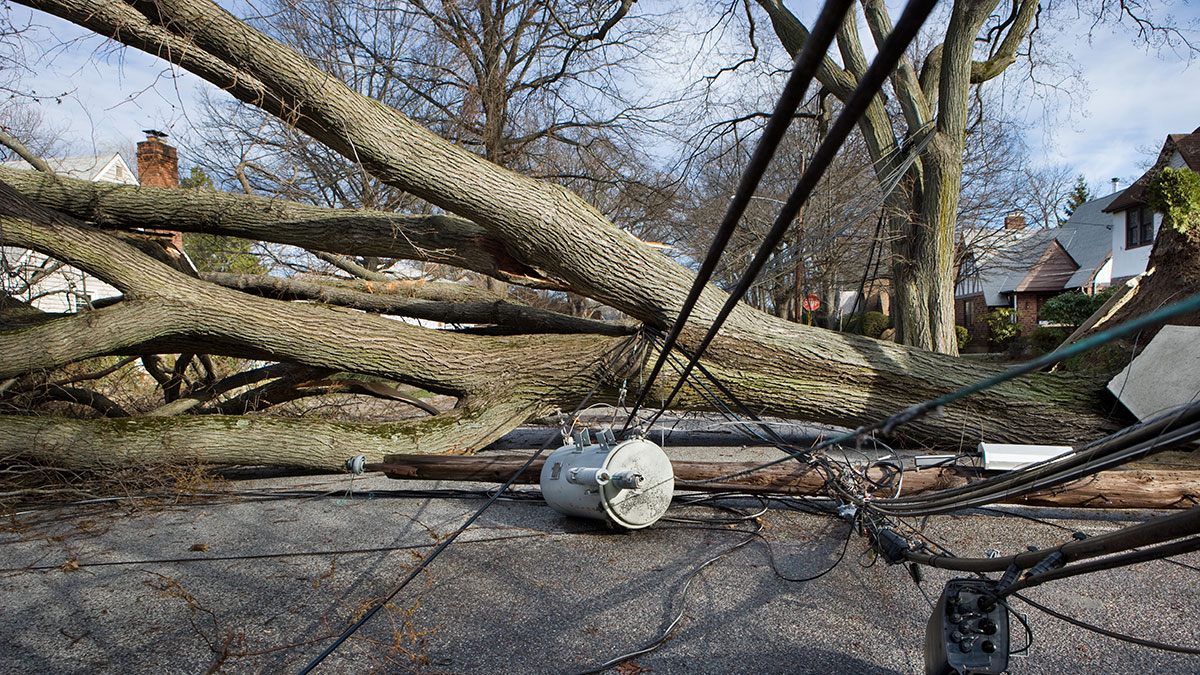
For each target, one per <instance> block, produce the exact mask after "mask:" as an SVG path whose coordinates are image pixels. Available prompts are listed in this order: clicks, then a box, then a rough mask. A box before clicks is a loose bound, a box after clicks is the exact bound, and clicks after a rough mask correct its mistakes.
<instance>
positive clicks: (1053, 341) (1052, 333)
mask: <svg viewBox="0 0 1200 675" xmlns="http://www.w3.org/2000/svg"><path fill="white" fill-rule="evenodd" d="M1065 339H1067V331H1065V330H1063V329H1062V328H1057V327H1054V326H1041V327H1039V328H1035V329H1034V331H1033V332H1032V333H1030V334H1029V345H1030V346H1031V347H1033V351H1034V353H1036V354H1047V353H1049V352H1052V351H1054V350H1055V349H1057V348H1058V346H1059V345H1060V344H1062V341H1063V340H1065Z"/></svg>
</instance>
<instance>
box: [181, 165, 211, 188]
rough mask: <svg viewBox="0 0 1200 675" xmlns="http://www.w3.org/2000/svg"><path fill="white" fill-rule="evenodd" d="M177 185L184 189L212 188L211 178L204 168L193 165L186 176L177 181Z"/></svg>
mask: <svg viewBox="0 0 1200 675" xmlns="http://www.w3.org/2000/svg"><path fill="white" fill-rule="evenodd" d="M179 187H181V188H183V189H185V190H212V189H215V188H214V187H213V180H212V179H211V178H209V177H208V174H206V173H204V169H201V168H200V167H198V166H193V167H192V170H191V173H189V174H188V177H187V178H184V179H183V180H181V181H179Z"/></svg>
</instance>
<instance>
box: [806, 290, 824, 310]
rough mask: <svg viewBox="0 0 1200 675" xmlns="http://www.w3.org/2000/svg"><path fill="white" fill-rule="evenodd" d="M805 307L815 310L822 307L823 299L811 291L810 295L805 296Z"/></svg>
mask: <svg viewBox="0 0 1200 675" xmlns="http://www.w3.org/2000/svg"><path fill="white" fill-rule="evenodd" d="M804 309H806V310H808V311H810V312H815V311H817V310H818V309H821V299H820V298H818V297H817V296H816V294H814V293H809V294H808V297H806V298H804Z"/></svg>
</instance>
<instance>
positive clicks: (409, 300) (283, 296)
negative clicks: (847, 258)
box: [203, 272, 634, 335]
mask: <svg viewBox="0 0 1200 675" xmlns="http://www.w3.org/2000/svg"><path fill="white" fill-rule="evenodd" d="M203 278H204V279H205V280H206V281H211V282H213V283H215V284H219V285H221V286H224V287H226V288H233V289H236V290H239V291H245V292H247V293H253V294H255V295H261V296H263V297H269V298H276V299H279V300H314V301H316V302H323V303H326V304H330V305H338V306H340V307H350V308H353V309H361V310H363V311H366V312H373V313H377V314H391V315H396V316H408V317H413V318H417V319H425V320H428V321H439V322H442V323H448V324H480V323H482V324H496V325H498V326H500V327H502V328H507V329H509V330H511V331H514V332H519V333H591V334H595V335H629V334H630V333H633V332H634V328H633V327H632V326H628V325H620V324H612V323H605V322H603V321H593V320H591V319H581V318H578V317H573V316H567V315H565V314H559V313H558V312H551V311H549V310H545V309H538V308H536V307H530V306H528V305H523V304H521V303H519V302H514V301H511V300H507V299H505V298H503V297H501V296H499V295H496V294H494V293H491V292H488V291H482V290H480V289H476V288H472V287H470V286H463V285H461V284H449V283H413V282H402V281H392V282H386V283H370V282H368V283H365V284H357V285H356V286H358V287H361V288H364V289H366V292H360V291H357V290H351V289H350V288H343V287H339V286H335V285H331V284H324V283H315V282H312V281H303V280H299V279H295V278H283V277H271V276H266V275H247V274H226V273H220V272H210V273H207V274H204V275H203Z"/></svg>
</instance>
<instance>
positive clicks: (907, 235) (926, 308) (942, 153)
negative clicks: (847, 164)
mask: <svg viewBox="0 0 1200 675" xmlns="http://www.w3.org/2000/svg"><path fill="white" fill-rule="evenodd" d="M758 4H759V5H760V6H761V7H762V8H763V9H764V10H765V11H766V13H767V15H768V16H769V17H770V20H771V24H772V26H773V27H774V29H775V33H776V35H777V36H778V38H779V40H780V41H781V42H782V44H783V46H784V47H785V48H786V49H787V50H788V52H790V53H791V54H793V55H795V54H796V53H798V52H799V51H800V49H801V48H802V47H803V46H804V44H805V42H806V41H807V40H808V36H809V31H808V28H807V27H806V26H805V25H804V24H803V23H802V22H801V21H800V20H799V19H797V18H796V16H795V15H794V14H792V12H791V11H790V10H788V8H787V7H785V6H784V3H783V2H782V0H758ZM860 5H861V11H862V14H861V15H855V14H853V13H852V14H851V16H849V17H848V18H847V20H846V23H845V26H844V27H843V29H842V30H841V31H840V32H839V33H838V37H837V45H838V49H839V51H840V53H841V57H842V63H841V64H840V65H839V64H838V63H837V62H835V61H834V60H833V59H832V58H828V57H827V58H826V59H825V61H824V63H823V64H822V66H821V68H820V70H819V71H818V73H817V77H818V79H820V81H821V84H822V85H823V86H824V87H825V88H826V89H828V90H829V91H830V92H832V93H833V95H834V96H836V97H837V98H839V99H841V100H846V99H847V98H848V97H849V96H850V93H851V92H852V91H853V90H854V87H855V86H856V85H857V84H858V82H859V80H860V78H861V77H862V75H863V73H864V72H865V70H866V65H867V60H866V57H865V54H864V51H863V47H862V44H861V40H860V38H859V29H858V26H859V25H860V24H859V22H860V20H861V21H863V22H865V25H866V26H867V27H868V28H869V30H870V33H871V36H872V38H873V39H874V42H875V44H876V45H880V44H882V43H883V40H884V38H886V37H887V36H888V35H889V34H890V33H891V30H892V19H891V17H890V16H889V14H888V10H887V8H886V7H885V3H884V2H883V0H863V1H862V2H861V3H860ZM1144 9H1145V8H1144V7H1141V6H1135V5H1129V4H1126V3H1120V4H1119V5H1117V4H1112V3H1102V4H1100V5H1098V6H1097V7H1096V8H1095V9H1091V8H1085V11H1088V12H1090V13H1093V14H1094V15H1095V16H1096V18H1097V20H1098V21H1099V20H1103V19H1106V18H1112V17H1110V16H1109V15H1114V16H1115V17H1116V18H1120V17H1122V16H1125V15H1128V16H1129V17H1131V18H1132V20H1134V21H1136V22H1138V29H1139V34H1142V35H1144V36H1146V37H1147V39H1150V38H1151V37H1153V36H1156V35H1157V36H1161V37H1162V39H1163V40H1166V41H1167V42H1171V41H1172V40H1179V33H1178V31H1174V30H1173V29H1166V30H1162V29H1159V28H1158V27H1157V26H1155V25H1154V24H1153V23H1152V22H1151V21H1148V20H1146V19H1145V18H1144V17H1142V16H1138V13H1139V12H1141V11H1143V10H1144ZM1041 11H1042V4H1041V3H1039V2H1038V1H1037V0H1014V1H1013V2H1012V3H1011V4H1006V5H1004V6H1001V3H1000V2H999V0H954V1H953V2H952V3H951V4H950V6H949V8H948V12H949V16H948V18H947V20H946V23H945V27H944V29H942V30H940V31H939V32H938V34H937V36H936V37H935V38H934V44H933V46H932V48H930V49H929V50H928V51H927V52H926V53H925V55H924V58H923V59H921V60H920V63H919V64H918V63H914V62H913V60H912V59H910V58H907V57H906V58H904V59H903V60H902V61H901V63H900V65H899V67H898V68H897V69H896V70H895V72H893V74H892V76H891V93H892V94H893V96H894V98H893V100H894V102H895V105H896V106H898V107H899V109H900V115H898V116H895V115H891V114H889V109H888V107H887V106H886V105H885V102H884V99H883V97H882V96H877V97H876V99H875V101H874V102H873V104H872V105H871V107H870V108H869V109H868V110H867V112H866V114H865V115H864V116H863V118H862V120H861V122H860V124H859V128H860V129H861V131H862V134H863V136H864V138H865V139H866V142H867V147H868V148H869V150H870V153H871V157H872V159H874V160H875V161H876V162H877V164H876V171H877V172H878V173H879V174H880V175H885V174H887V173H889V172H890V171H891V170H892V163H891V162H888V161H884V160H883V158H885V157H886V156H888V153H890V152H892V151H893V150H894V149H895V148H897V147H898V146H899V145H900V144H901V143H902V142H903V141H905V140H906V139H908V138H910V137H911V135H912V134H914V133H915V132H916V131H918V130H921V129H925V128H926V127H932V128H933V130H934V133H935V136H934V139H933V141H932V142H931V143H930V144H929V145H928V147H927V148H926V149H925V151H924V152H923V153H922V154H921V157H920V161H919V162H917V163H916V164H914V165H913V167H912V168H911V169H910V170H909V171H908V176H907V178H908V180H907V182H906V183H905V184H904V185H903V186H902V187H903V189H900V190H897V191H895V192H894V193H893V195H892V197H891V199H889V202H888V206H889V208H890V210H891V213H892V215H891V216H890V218H889V227H888V229H889V233H890V236H891V240H892V245H893V253H894V257H893V282H894V284H895V287H894V290H895V294H896V312H895V314H896V328H897V331H896V334H897V338H898V339H899V340H901V341H902V342H904V343H905V344H909V345H914V346H917V347H922V348H925V349H932V350H936V351H939V352H944V353H957V351H958V349H957V345H956V340H955V333H954V250H955V223H956V218H957V215H958V206H959V193H960V185H961V182H962V176H963V152H964V149H965V139H966V134H967V131H968V128H969V126H970V119H969V114H968V111H969V108H970V105H971V100H972V98H973V91H974V90H975V88H976V87H978V86H979V85H981V84H983V83H985V82H988V81H989V80H992V79H995V78H996V77H998V76H1000V75H1001V74H1002V73H1004V72H1005V71H1006V70H1007V69H1008V68H1009V67H1010V66H1012V65H1013V64H1014V63H1016V62H1017V59H1018V58H1019V57H1021V56H1022V55H1027V54H1028V50H1029V49H1032V45H1033V44H1034V43H1033V42H1031V40H1032V31H1033V30H1034V28H1035V18H1036V17H1037V16H1038V15H1039V13H1040V12H1041ZM1184 44H1185V46H1186V47H1188V48H1190V45H1188V44H1187V43H1186V41H1184Z"/></svg>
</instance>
